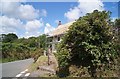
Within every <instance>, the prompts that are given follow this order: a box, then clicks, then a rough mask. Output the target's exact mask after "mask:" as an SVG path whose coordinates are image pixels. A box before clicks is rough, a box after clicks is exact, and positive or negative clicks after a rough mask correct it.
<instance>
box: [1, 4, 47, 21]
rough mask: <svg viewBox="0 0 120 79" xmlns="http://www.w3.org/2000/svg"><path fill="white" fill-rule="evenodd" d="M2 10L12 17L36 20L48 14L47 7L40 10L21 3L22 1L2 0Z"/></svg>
mask: <svg viewBox="0 0 120 79" xmlns="http://www.w3.org/2000/svg"><path fill="white" fill-rule="evenodd" d="M0 6H2V8H1V9H0V12H1V13H2V14H4V15H7V16H9V17H12V18H18V19H22V20H34V19H37V18H39V17H40V16H47V11H46V10H45V9H43V10H41V11H40V10H38V9H35V8H34V7H33V6H32V5H29V4H24V5H23V4H21V2H1V3H0Z"/></svg>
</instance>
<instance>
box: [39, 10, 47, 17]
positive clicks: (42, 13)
mask: <svg viewBox="0 0 120 79" xmlns="http://www.w3.org/2000/svg"><path fill="white" fill-rule="evenodd" d="M40 15H41V16H45V17H46V16H47V11H46V10H45V9H42V10H41V11H40Z"/></svg>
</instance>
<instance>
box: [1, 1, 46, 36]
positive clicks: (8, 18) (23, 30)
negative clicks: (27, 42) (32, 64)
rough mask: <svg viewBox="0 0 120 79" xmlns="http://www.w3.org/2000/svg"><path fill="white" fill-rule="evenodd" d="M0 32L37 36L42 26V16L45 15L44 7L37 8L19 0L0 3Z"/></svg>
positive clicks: (40, 32)
mask: <svg viewBox="0 0 120 79" xmlns="http://www.w3.org/2000/svg"><path fill="white" fill-rule="evenodd" d="M0 6H2V7H1V8H0V13H1V16H0V26H1V28H2V29H1V30H0V33H4V34H7V33H15V34H17V35H18V36H19V37H25V38H28V37H31V36H39V35H40V34H42V33H43V32H42V31H41V29H42V28H43V26H44V22H43V20H42V17H46V16H47V11H46V10H45V9H41V10H38V9H36V8H35V7H34V6H32V5H29V4H26V3H21V2H20V0H16V1H15V2H14V1H12V0H11V1H7V2H6V0H2V2H1V3H0Z"/></svg>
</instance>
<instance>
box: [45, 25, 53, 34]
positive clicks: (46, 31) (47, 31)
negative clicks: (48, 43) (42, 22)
mask: <svg viewBox="0 0 120 79" xmlns="http://www.w3.org/2000/svg"><path fill="white" fill-rule="evenodd" d="M54 29H55V28H54V27H52V26H51V25H50V24H49V23H46V26H45V29H44V33H45V34H47V33H50V32H51V31H53V30H54Z"/></svg>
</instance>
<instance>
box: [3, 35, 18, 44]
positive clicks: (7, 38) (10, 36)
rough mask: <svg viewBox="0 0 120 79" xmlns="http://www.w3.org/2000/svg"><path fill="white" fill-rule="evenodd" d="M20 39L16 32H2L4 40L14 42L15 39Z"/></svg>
mask: <svg viewBox="0 0 120 79" xmlns="http://www.w3.org/2000/svg"><path fill="white" fill-rule="evenodd" d="M16 39H18V37H17V35H16V34H13V33H9V34H2V42H4V43H7V42H13V41H14V40H16Z"/></svg>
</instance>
